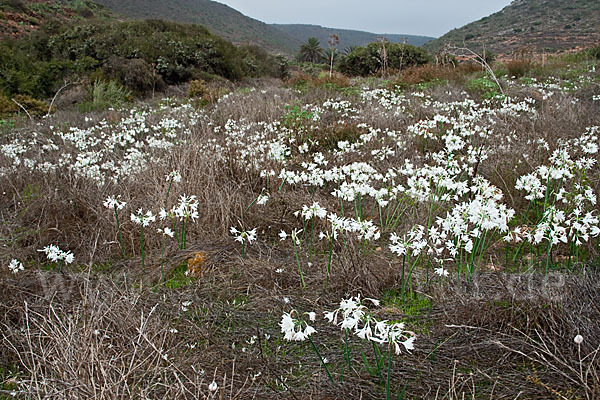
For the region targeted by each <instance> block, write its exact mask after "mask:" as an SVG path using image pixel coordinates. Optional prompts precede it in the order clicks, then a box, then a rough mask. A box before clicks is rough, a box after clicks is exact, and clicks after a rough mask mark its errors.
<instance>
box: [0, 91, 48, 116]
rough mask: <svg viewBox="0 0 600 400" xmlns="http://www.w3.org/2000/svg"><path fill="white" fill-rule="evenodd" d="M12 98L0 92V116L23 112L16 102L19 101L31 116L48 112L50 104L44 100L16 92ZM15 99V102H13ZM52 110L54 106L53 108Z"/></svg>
mask: <svg viewBox="0 0 600 400" xmlns="http://www.w3.org/2000/svg"><path fill="white" fill-rule="evenodd" d="M13 100H14V101H13ZM13 100H11V99H10V98H8V97H7V96H4V95H2V94H0V116H1V117H7V116H10V115H12V114H17V113H21V112H24V111H23V109H22V108H21V107H20V106H19V105H18V104H17V103H19V104H20V105H21V106H23V108H24V109H25V110H27V112H28V113H29V115H31V116H38V117H40V116H42V115H46V114H47V113H48V109H49V107H50V105H49V104H48V103H46V102H45V101H41V100H37V99H34V98H33V97H31V96H28V95H25V94H18V95H16V96H14V97H13ZM15 101H16V102H17V103H15ZM53 110H54V108H53Z"/></svg>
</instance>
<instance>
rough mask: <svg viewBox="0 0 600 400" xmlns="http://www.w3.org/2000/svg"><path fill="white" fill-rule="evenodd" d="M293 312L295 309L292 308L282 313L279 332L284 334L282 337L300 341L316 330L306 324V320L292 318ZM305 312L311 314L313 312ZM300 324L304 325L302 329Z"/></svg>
mask: <svg viewBox="0 0 600 400" xmlns="http://www.w3.org/2000/svg"><path fill="white" fill-rule="evenodd" d="M294 312H295V310H292V311H291V312H290V313H283V315H282V316H281V322H280V323H279V326H280V327H281V333H283V334H284V336H283V338H284V339H285V340H289V341H292V340H294V341H297V342H302V341H304V340H306V339H307V338H308V337H309V336H310V335H312V334H313V333H316V332H317V331H316V330H315V328H313V327H312V326H310V325H308V323H307V322H306V321H304V320H302V319H299V320H298V319H294V318H292V313H294ZM306 314H307V315H311V314H314V313H306ZM302 326H304V330H302Z"/></svg>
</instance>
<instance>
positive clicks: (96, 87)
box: [80, 80, 133, 112]
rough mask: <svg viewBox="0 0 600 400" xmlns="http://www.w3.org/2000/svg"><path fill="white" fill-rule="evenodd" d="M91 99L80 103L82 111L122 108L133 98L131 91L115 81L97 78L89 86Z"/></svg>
mask: <svg viewBox="0 0 600 400" xmlns="http://www.w3.org/2000/svg"><path fill="white" fill-rule="evenodd" d="M89 96H90V100H88V101H85V102H83V103H82V104H81V105H80V109H81V111H85V112H89V111H101V110H106V109H108V108H120V107H122V106H123V105H125V104H127V103H128V102H130V101H131V100H132V99H133V96H132V94H131V91H129V90H128V89H127V88H125V87H123V86H121V85H120V84H119V83H118V82H115V81H108V82H107V81H101V80H97V81H95V82H94V83H93V84H92V85H90V88H89Z"/></svg>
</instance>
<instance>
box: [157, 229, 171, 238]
mask: <svg viewBox="0 0 600 400" xmlns="http://www.w3.org/2000/svg"><path fill="white" fill-rule="evenodd" d="M156 231H157V232H158V233H162V234H163V235H165V236H168V237H170V238H172V237H173V236H174V235H175V232H173V230H172V229H171V228H169V227H166V228H165V229H160V228H158V229H157V230H156Z"/></svg>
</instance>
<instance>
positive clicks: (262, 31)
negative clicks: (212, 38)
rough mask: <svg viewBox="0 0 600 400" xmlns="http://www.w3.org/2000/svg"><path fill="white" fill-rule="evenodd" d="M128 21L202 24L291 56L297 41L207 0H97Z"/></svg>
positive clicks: (236, 40) (230, 37)
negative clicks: (150, 20) (141, 20)
mask: <svg viewBox="0 0 600 400" xmlns="http://www.w3.org/2000/svg"><path fill="white" fill-rule="evenodd" d="M97 3H100V4H102V5H105V6H107V7H108V8H110V9H111V10H113V11H116V12H118V13H120V14H123V15H125V16H127V17H130V18H135V19H146V18H157V19H164V20H169V21H175V22H180V23H192V24H200V25H204V26H205V27H206V28H208V30H210V31H211V32H212V33H215V34H217V35H219V36H221V37H223V38H225V39H227V40H230V41H232V42H233V43H235V44H245V43H249V44H254V45H258V46H261V47H263V48H265V49H266V50H269V51H272V52H283V53H288V54H291V53H294V52H295V51H296V50H297V49H298V47H299V46H300V42H299V41H297V40H295V39H293V38H291V37H288V36H287V35H285V34H283V33H282V32H281V31H280V30H278V29H276V28H274V27H272V26H269V25H267V24H265V23H263V22H260V21H258V20H255V19H252V18H250V17H247V16H245V15H244V14H242V13H240V12H239V11H237V10H234V9H233V8H231V7H229V6H226V5H225V4H221V3H217V2H215V1H210V0H170V1H164V0H97Z"/></svg>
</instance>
